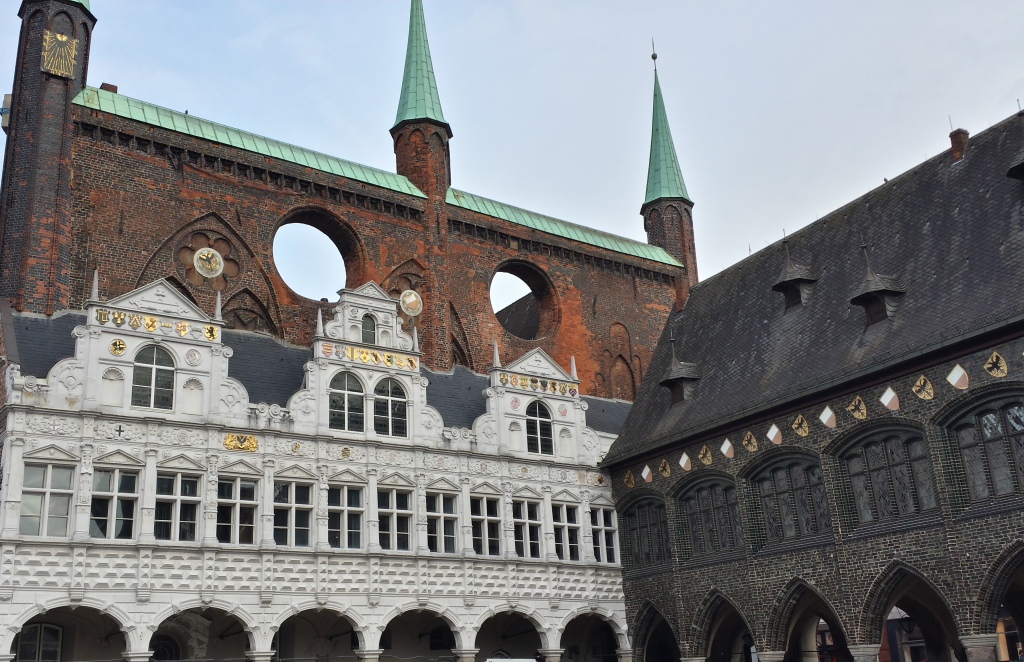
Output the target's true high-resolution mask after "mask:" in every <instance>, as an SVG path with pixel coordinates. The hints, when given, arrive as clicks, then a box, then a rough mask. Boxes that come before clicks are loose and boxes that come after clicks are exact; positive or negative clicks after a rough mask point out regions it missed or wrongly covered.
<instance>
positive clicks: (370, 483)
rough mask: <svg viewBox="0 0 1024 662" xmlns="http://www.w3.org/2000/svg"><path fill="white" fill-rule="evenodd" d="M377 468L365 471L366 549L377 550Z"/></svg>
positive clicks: (378, 534)
mask: <svg viewBox="0 0 1024 662" xmlns="http://www.w3.org/2000/svg"><path fill="white" fill-rule="evenodd" d="M377 473H378V472H377V469H369V470H367V472H366V479H367V484H366V538H367V540H366V551H368V552H379V551H381V549H380V528H379V527H380V517H379V515H378V514H377Z"/></svg>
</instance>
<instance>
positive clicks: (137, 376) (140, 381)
mask: <svg viewBox="0 0 1024 662" xmlns="http://www.w3.org/2000/svg"><path fill="white" fill-rule="evenodd" d="M152 383H153V369H152V368H147V367H145V366H139V365H137V366H135V370H134V371H132V385H133V386H149V385H150V384H152ZM132 390H133V391H134V390H135V389H132Z"/></svg>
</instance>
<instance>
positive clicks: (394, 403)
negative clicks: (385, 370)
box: [373, 377, 409, 439]
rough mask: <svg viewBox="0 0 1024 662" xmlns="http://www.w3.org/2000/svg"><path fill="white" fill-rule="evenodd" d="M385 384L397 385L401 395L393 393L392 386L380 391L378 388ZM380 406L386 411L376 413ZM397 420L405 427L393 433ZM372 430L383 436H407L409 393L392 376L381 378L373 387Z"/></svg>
mask: <svg viewBox="0 0 1024 662" xmlns="http://www.w3.org/2000/svg"><path fill="white" fill-rule="evenodd" d="M385 386H388V387H391V386H394V387H397V388H398V390H399V391H400V392H401V396H398V395H394V392H393V391H394V389H393V388H389V389H388V393H380V392H379V390H380V389H381V388H383V387H385ZM381 407H383V408H384V411H385V412H386V413H384V414H378V413H377V410H378V409H380V408H381ZM399 414H401V415H399ZM399 420H400V421H401V422H402V427H403V428H405V429H404V430H401V431H400V433H399V434H395V427H396V426H395V423H396V422H397V421H399ZM378 423H384V425H378ZM373 431H374V432H375V433H376V434H379V435H383V436H385V437H398V438H400V439H405V438H407V437H408V436H409V394H408V393H407V392H406V390H405V386H403V385H402V382H400V381H398V380H397V379H395V378H394V377H387V378H385V379H382V380H380V381H379V382H377V385H376V386H374V387H373Z"/></svg>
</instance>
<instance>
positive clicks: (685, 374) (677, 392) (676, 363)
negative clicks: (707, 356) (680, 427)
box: [658, 331, 701, 406]
mask: <svg viewBox="0 0 1024 662" xmlns="http://www.w3.org/2000/svg"><path fill="white" fill-rule="evenodd" d="M669 343H670V344H671V345H672V362H671V363H670V364H669V366H668V369H667V370H666V371H665V376H664V377H663V378H662V379H661V381H660V382H658V383H659V384H661V385H662V386H664V387H665V388H667V389H668V390H669V391H670V392H671V393H672V406H675V405H677V404H679V403H681V402H685V401H686V400H688V399H689V398H692V397H693V392H694V389H696V388H697V380H699V379H700V377H701V372H700V367H699V366H698V365H697V364H696V363H690V362H687V361H680V360H679V357H678V356H677V355H676V335H675V331H672V332H671V333H670V335H669Z"/></svg>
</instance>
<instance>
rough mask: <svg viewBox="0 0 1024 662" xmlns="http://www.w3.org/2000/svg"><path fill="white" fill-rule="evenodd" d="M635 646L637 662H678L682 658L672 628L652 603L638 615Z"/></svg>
mask: <svg viewBox="0 0 1024 662" xmlns="http://www.w3.org/2000/svg"><path fill="white" fill-rule="evenodd" d="M633 646H634V647H635V648H634V653H635V655H634V657H633V659H634V660H635V661H636V662H678V660H679V658H680V657H681V654H680V652H679V643H678V641H677V640H676V635H675V633H674V632H673V631H672V626H671V625H669V624H668V621H667V620H665V617H664V616H662V615H661V612H660V611H658V609H657V608H656V607H654V605H652V604H651V603H647V604H646V605H645V606H644V607H643V608H641V609H640V612H639V613H638V615H637V620H636V627H635V634H634V638H633Z"/></svg>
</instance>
